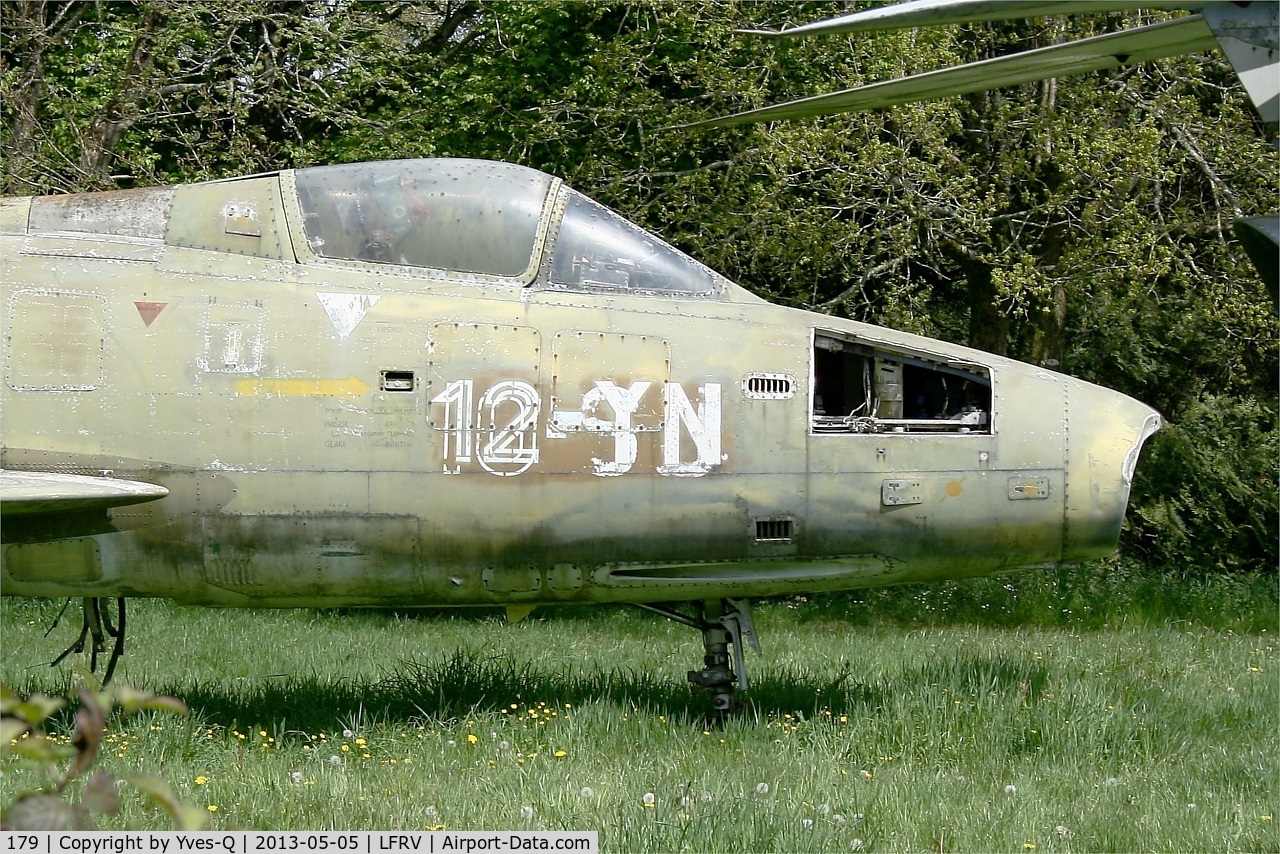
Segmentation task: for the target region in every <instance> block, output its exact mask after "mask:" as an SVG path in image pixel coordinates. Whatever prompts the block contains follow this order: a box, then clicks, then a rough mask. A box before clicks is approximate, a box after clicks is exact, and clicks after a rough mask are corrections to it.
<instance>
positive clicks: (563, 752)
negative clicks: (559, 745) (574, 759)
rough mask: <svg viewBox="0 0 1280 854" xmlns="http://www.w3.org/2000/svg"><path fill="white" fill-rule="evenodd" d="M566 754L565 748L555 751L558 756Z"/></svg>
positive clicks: (567, 753)
mask: <svg viewBox="0 0 1280 854" xmlns="http://www.w3.org/2000/svg"><path fill="white" fill-rule="evenodd" d="M568 755H569V752H568V751H567V750H557V751H556V756H558V757H559V756H568Z"/></svg>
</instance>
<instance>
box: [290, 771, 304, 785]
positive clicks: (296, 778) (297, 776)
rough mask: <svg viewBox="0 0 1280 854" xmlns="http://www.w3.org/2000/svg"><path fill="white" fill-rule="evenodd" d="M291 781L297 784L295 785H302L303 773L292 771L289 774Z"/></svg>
mask: <svg viewBox="0 0 1280 854" xmlns="http://www.w3.org/2000/svg"><path fill="white" fill-rule="evenodd" d="M289 779H290V780H292V781H293V782H295V783H301V782H302V772H301V771H291V772H290V773H289Z"/></svg>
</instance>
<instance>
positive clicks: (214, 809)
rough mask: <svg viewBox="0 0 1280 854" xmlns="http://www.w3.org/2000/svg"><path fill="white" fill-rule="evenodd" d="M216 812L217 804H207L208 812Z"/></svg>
mask: <svg viewBox="0 0 1280 854" xmlns="http://www.w3.org/2000/svg"><path fill="white" fill-rule="evenodd" d="M217 811H218V805H217V804H209V812H217Z"/></svg>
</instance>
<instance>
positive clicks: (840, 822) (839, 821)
mask: <svg viewBox="0 0 1280 854" xmlns="http://www.w3.org/2000/svg"><path fill="white" fill-rule="evenodd" d="M831 823H832V824H834V825H835V826H836V827H843V826H844V816H842V815H841V814H840V813H836V814H835V815H833V816H831Z"/></svg>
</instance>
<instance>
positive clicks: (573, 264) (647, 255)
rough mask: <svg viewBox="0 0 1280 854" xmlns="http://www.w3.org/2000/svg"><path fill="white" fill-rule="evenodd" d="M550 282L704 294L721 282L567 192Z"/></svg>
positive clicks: (677, 252)
mask: <svg viewBox="0 0 1280 854" xmlns="http://www.w3.org/2000/svg"><path fill="white" fill-rule="evenodd" d="M565 192H566V203H565V212H564V219H563V220H562V221H561V223H560V233H559V236H558V237H557V238H556V245H555V254H554V255H553V256H552V260H551V270H550V273H549V274H548V279H549V281H550V284H551V285H552V287H563V288H568V289H571V290H597V289H606V290H636V291H665V292H675V293H683V294H705V293H710V292H711V291H713V290H715V287H716V282H717V279H718V278H719V277H718V276H717V275H716V274H715V273H713V272H712V271H711V270H710V269H708V268H707V267H704V266H703V265H701V264H699V263H698V262H697V261H694V260H693V259H692V258H690V257H689V256H688V255H685V254H684V253H683V252H681V251H680V250H678V249H676V248H674V247H672V246H670V245H668V244H667V243H666V242H664V241H663V240H662V239H660V238H658V237H656V236H655V235H653V234H650V233H649V232H647V231H645V230H644V229H642V228H641V227H640V226H638V225H636V224H635V223H633V222H630V221H628V220H625V219H623V218H622V217H620V216H618V215H617V214H616V213H614V212H613V211H611V210H609V209H608V208H606V207H605V206H604V205H602V204H600V203H599V202H595V201H592V200H591V199H589V198H587V197H586V196H584V195H582V194H581V193H578V192H575V191H573V190H566V191H565Z"/></svg>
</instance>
